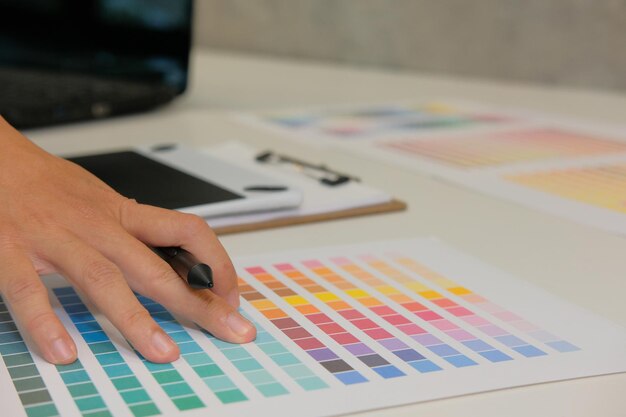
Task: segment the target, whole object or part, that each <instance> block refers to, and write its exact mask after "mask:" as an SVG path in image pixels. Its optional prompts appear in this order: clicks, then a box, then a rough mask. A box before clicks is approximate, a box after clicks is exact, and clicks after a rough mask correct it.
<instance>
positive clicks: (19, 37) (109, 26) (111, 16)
mask: <svg viewBox="0 0 626 417" xmlns="http://www.w3.org/2000/svg"><path fill="white" fill-rule="evenodd" d="M190 39H191V0H0V65H1V66H9V67H18V68H28V69H41V70H50V71H58V72H62V73H87V74H91V75H97V76H103V77H106V78H110V77H113V78H121V79H124V80H137V81H142V82H151V83H157V84H161V83H162V84H166V85H168V86H171V87H172V88H173V89H175V91H176V92H177V93H181V92H182V91H184V89H185V88H186V85H187V66H188V58H189V49H190V43H191V42H190Z"/></svg>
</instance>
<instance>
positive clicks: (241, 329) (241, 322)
mask: <svg viewBox="0 0 626 417" xmlns="http://www.w3.org/2000/svg"><path fill="white" fill-rule="evenodd" d="M226 324H227V325H228V327H229V328H230V330H232V331H233V333H235V334H237V335H239V336H246V335H247V334H248V333H250V331H251V330H252V324H250V322H249V321H248V320H246V319H244V318H243V317H241V316H240V315H239V314H237V313H230V314H229V315H228V317H227V318H226Z"/></svg>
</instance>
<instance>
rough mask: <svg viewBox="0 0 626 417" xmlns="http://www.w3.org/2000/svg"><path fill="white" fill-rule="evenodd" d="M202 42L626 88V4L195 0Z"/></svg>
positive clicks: (613, 0)
mask: <svg viewBox="0 0 626 417" xmlns="http://www.w3.org/2000/svg"><path fill="white" fill-rule="evenodd" d="M196 13H197V14H196V18H197V24H196V42H197V43H198V44H200V45H206V46H211V47H215V48H223V49H231V50H239V51H251V52H257V53H269V54H277V55H286V56H290V57H302V58H312V59H323V60H332V61H339V62H346V63H350V64H357V65H371V66H381V67H390V68H403V69H415V70H419V71H428V72H439V73H449V74H462V75H468V76H478V77H496V78H502V79H509V80H529V81H533V82H541V83H548V84H565V85H572V86H582V87H593V88H604V89H621V90H626V0H196Z"/></svg>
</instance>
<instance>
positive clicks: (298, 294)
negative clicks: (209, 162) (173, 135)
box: [0, 239, 626, 417]
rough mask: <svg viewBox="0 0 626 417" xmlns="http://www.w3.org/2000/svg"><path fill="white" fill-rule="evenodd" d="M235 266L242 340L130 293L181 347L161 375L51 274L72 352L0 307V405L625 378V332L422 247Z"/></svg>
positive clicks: (328, 411)
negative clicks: (35, 347)
mask: <svg viewBox="0 0 626 417" xmlns="http://www.w3.org/2000/svg"><path fill="white" fill-rule="evenodd" d="M235 263H236V265H237V270H238V273H239V283H240V290H241V295H242V313H243V314H244V315H246V316H247V317H248V318H249V319H250V320H251V321H252V322H254V323H255V325H256V326H257V329H258V333H257V338H256V340H255V341H254V342H251V343H248V344H245V345H234V344H230V343H226V342H223V341H221V340H218V339H216V338H215V337H214V336H212V335H211V334H210V333H208V332H206V331H205V330H203V329H200V328H198V327H197V326H196V325H194V324H193V323H192V322H190V321H187V320H186V319H184V318H180V317H177V316H175V315H173V314H172V313H170V312H168V311H167V310H166V309H165V308H164V307H163V306H162V305H160V304H159V303H158V302H156V301H155V300H151V299H149V298H146V297H144V296H141V295H139V294H138V295H137V297H138V300H139V301H140V303H141V304H142V305H143V306H144V307H145V308H146V310H147V311H148V312H149V313H150V315H151V316H152V317H153V318H154V320H155V321H156V322H157V323H158V324H159V325H160V326H161V327H162V328H163V330H164V331H165V332H166V333H168V335H169V336H170V337H171V338H172V339H173V340H174V341H176V343H177V344H178V345H179V347H180V351H181V357H180V359H179V360H177V361H176V362H174V363H169V364H155V363H151V362H149V361H146V360H145V359H144V358H143V357H141V355H139V354H138V353H137V352H136V351H134V350H133V348H132V347H131V346H130V345H129V344H128V343H127V342H126V341H125V340H124V339H123V337H122V336H121V334H120V333H119V332H118V331H117V330H116V329H115V328H114V327H113V326H112V325H111V323H110V322H108V321H107V320H106V318H104V317H103V316H102V315H101V314H99V313H98V312H97V311H96V310H95V308H94V307H93V306H92V305H91V304H90V303H89V301H88V300H86V299H85V298H84V297H83V296H82V295H81V294H79V293H78V292H76V291H75V290H74V289H73V288H71V287H69V286H67V284H65V282H64V281H63V280H62V279H61V278H60V277H53V278H51V279H50V280H48V281H47V285H48V286H49V288H50V296H51V299H52V303H53V306H54V308H55V309H56V311H57V314H58V315H59V317H60V318H61V320H62V321H63V322H64V323H65V324H66V325H67V327H68V329H69V331H70V334H71V335H72V337H73V338H74V340H75V341H76V342H77V346H78V348H79V356H80V357H79V360H78V361H76V362H75V363H73V364H71V365H66V366H53V365H50V364H48V363H46V362H44V361H43V360H42V359H41V358H39V357H38V355H37V354H36V353H34V352H32V351H31V350H30V346H29V343H28V340H27V338H25V337H24V336H25V335H24V333H22V332H20V329H19V327H18V326H17V325H16V324H15V322H14V320H13V317H12V316H11V313H10V311H9V309H8V308H7V306H6V304H5V303H4V302H1V301H0V354H1V355H2V361H1V362H0V380H1V381H2V386H3V387H7V389H3V390H1V391H0V402H1V403H2V404H3V406H5V404H6V409H7V412H9V413H10V415H11V416H16V417H23V416H28V417H53V416H84V417H105V416H116V417H117V416H132V417H143V416H160V415H164V416H165V415H168V416H174V415H182V416H204V415H207V413H209V412H210V413H215V414H216V415H225V416H248V415H251V413H254V415H260V416H265V415H267V416H292V415H293V413H294V410H297V412H298V414H299V415H302V416H329V415H336V414H344V413H349V412H356V411H361V410H369V409H375V408H380V407H385V406H392V405H399V404H406V403H410V402H416V401H425V400H431V399H435V398H442V397H446V396H455V395H461V394H466V393H473V392H478V391H487V390H494V389H502V388H506V387H513V386H517V385H526V384H532V383H538V382H547V381H554V380H560V379H568V378H575V377H582V376H589V375H597V374H603V373H611V372H618V371H624V370H626V358H625V357H624V355H623V352H624V349H625V348H626V335H624V331H623V329H622V331H621V333H620V332H619V331H616V327H614V326H613V325H611V324H610V323H607V322H604V321H601V320H599V319H597V318H595V317H592V316H590V315H588V314H586V313H585V312H583V311H580V310H578V309H576V308H575V307H572V306H569V305H566V304H563V303H562V302H561V301H559V300H557V299H555V298H553V297H551V296H549V295H546V294H544V293H542V292H541V291H538V290H536V289H533V288H530V287H529V286H528V285H526V284H524V283H520V282H519V281H516V280H514V279H512V278H510V277H508V276H506V274H503V273H500V272H497V271H494V270H493V269H492V268H489V267H488V266H485V265H483V264H482V263H480V262H479V261H476V260H472V259H471V258H468V257H467V256H465V255H463V254H461V253H459V252H457V251H455V250H453V249H451V248H449V247H447V246H446V245H444V244H442V243H440V242H438V241H436V240H433V239H413V240H405V241H396V242H382V243H372V244H362V245H354V246H346V247H336V248H327V249H319V250H307V251H302V252H291V253H279V254H275V255H267V256H260V257H250V258H244V259H239V260H236V262H235ZM554 311H558V314H554ZM616 336H619V337H616ZM417 388H419V389H417ZM381 393H382V394H384V395H381ZM355 399H358V401H356V400H355Z"/></svg>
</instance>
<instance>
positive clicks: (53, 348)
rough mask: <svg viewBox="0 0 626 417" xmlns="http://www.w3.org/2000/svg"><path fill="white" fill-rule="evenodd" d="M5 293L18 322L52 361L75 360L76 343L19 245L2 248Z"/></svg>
mask: <svg viewBox="0 0 626 417" xmlns="http://www.w3.org/2000/svg"><path fill="white" fill-rule="evenodd" d="M0 259H2V263H0V283H2V285H1V288H0V289H1V290H2V293H3V294H4V297H5V299H6V301H7V303H8V304H10V305H11V307H12V309H13V312H14V314H15V317H16V319H17V321H18V322H19V323H20V324H21V325H22V326H23V327H24V328H25V329H26V331H27V332H28V334H29V335H30V336H31V337H32V339H33V341H34V342H35V344H36V345H37V347H38V348H39V350H40V351H41V353H42V356H43V357H44V358H45V359H46V360H47V361H48V362H51V363H54V364H57V365H61V364H68V363H72V362H74V361H75V360H76V354H77V351H76V345H75V344H74V341H73V340H72V338H71V337H70V335H69V334H68V333H67V330H65V327H64V326H63V324H61V322H60V321H59V318H58V317H57V316H56V314H54V312H53V311H52V307H51V306H50V301H49V299H48V292H47V291H46V289H45V287H44V285H43V284H42V282H41V280H40V278H39V276H38V275H37V273H36V272H35V269H34V267H33V265H32V263H31V261H30V259H28V257H27V256H26V255H25V254H24V253H23V252H22V251H21V250H20V249H18V248H16V247H7V246H4V247H3V248H2V250H0Z"/></svg>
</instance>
